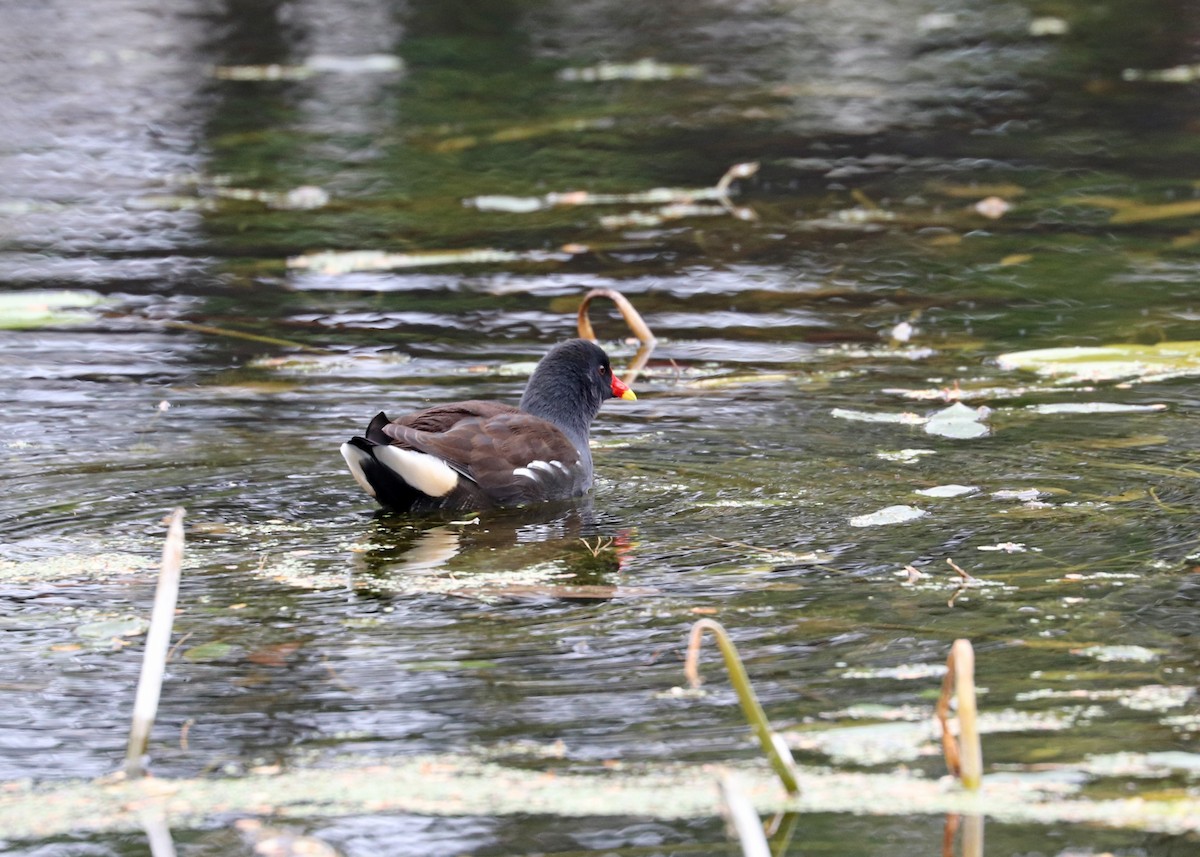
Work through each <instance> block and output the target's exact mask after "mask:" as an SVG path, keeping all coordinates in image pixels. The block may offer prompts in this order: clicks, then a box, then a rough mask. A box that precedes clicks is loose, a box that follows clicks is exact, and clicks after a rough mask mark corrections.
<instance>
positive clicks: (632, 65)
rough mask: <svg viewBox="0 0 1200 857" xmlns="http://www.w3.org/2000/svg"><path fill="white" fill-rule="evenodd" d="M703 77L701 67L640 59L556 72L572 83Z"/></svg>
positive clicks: (560, 77) (562, 78)
mask: <svg viewBox="0 0 1200 857" xmlns="http://www.w3.org/2000/svg"><path fill="white" fill-rule="evenodd" d="M703 75H704V68H703V67H702V66H698V65H685V64H680V63H663V62H659V61H658V60H653V59H640V60H636V61H635V62H627V63H618V62H602V63H598V64H597V65H594V66H585V67H582V68H564V69H561V70H560V71H559V72H558V79H559V80H565V81H570V82H572V83H574V82H580V83H600V82H604V81H609V80H694V79H696V78H698V77H702V76H703Z"/></svg>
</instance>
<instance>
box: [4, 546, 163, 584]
mask: <svg viewBox="0 0 1200 857" xmlns="http://www.w3.org/2000/svg"><path fill="white" fill-rule="evenodd" d="M153 566H154V562H153V561H152V560H151V559H150V558H149V557H146V556H141V555H139V554H134V553H106V552H103V551H99V552H96V553H67V554H62V555H60V556H53V557H45V558H43V559H36V560H27V561H24V562H17V561H14V560H0V581H3V582H4V583H9V584H13V583H51V582H54V581H62V580H71V579H87V580H97V581H104V580H113V579H116V578H119V577H124V576H126V575H130V574H139V573H141V572H143V571H145V570H146V569H148V568H152V567H153Z"/></svg>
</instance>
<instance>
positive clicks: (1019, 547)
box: [976, 542, 1042, 553]
mask: <svg viewBox="0 0 1200 857" xmlns="http://www.w3.org/2000/svg"><path fill="white" fill-rule="evenodd" d="M976 550H981V551H999V552H1002V553H1025V552H1026V551H1029V550H1032V551H1035V552H1039V553H1040V552H1041V550H1042V549H1041V548H1028V547H1026V546H1025V543H1024V542H1000V543H999V544H995V545H980V546H979V547H977V548H976Z"/></svg>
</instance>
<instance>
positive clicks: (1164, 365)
mask: <svg viewBox="0 0 1200 857" xmlns="http://www.w3.org/2000/svg"><path fill="white" fill-rule="evenodd" d="M996 363H997V364H999V366H1000V368H1001V369H1009V370H1011V369H1023V370H1026V371H1031V372H1036V373H1038V374H1039V375H1044V376H1051V377H1055V378H1057V379H1059V382H1060V383H1064V384H1072V383H1083V382H1095V381H1118V380H1126V379H1136V380H1138V381H1162V380H1165V379H1167V378H1179V377H1184V376H1189V375H1200V342H1197V341H1194V340H1193V341H1184V342H1160V343H1158V344H1157V345H1097V346H1071V347H1067V348H1041V349H1037V350H1034V351H1014V352H1010V353H1008V354H1001V355H1000V356H999V357H997V358H996Z"/></svg>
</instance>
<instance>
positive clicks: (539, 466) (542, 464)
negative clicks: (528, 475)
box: [528, 461, 554, 473]
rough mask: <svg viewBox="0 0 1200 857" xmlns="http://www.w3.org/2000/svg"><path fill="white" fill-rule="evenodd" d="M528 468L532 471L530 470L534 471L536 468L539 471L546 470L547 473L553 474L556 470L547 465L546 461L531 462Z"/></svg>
mask: <svg viewBox="0 0 1200 857" xmlns="http://www.w3.org/2000/svg"><path fill="white" fill-rule="evenodd" d="M528 466H529V469H530V470H532V469H533V468H535V467H536V468H537V469H538V470H545V471H546V472H547V473H553V472H554V468H553V467H551V466H550V465H549V464H548V463H546V462H545V461H531V462H529V465H528Z"/></svg>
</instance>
